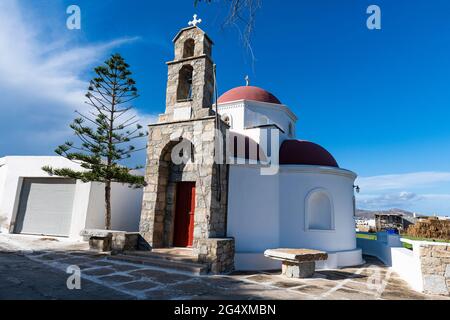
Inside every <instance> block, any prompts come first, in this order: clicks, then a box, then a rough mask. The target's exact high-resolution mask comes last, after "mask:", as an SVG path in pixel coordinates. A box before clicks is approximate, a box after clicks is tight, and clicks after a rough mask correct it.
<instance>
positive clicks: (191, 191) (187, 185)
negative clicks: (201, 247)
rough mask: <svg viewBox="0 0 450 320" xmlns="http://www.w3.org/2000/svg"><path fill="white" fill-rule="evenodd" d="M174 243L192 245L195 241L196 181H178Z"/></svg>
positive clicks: (178, 245) (180, 245)
mask: <svg viewBox="0 0 450 320" xmlns="http://www.w3.org/2000/svg"><path fill="white" fill-rule="evenodd" d="M176 198H177V199H176V203H175V227H174V236H173V245H174V246H175V247H192V244H193V241H194V212H195V182H178V183H177V193H176Z"/></svg>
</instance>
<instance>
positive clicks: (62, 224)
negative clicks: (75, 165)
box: [15, 178, 76, 236]
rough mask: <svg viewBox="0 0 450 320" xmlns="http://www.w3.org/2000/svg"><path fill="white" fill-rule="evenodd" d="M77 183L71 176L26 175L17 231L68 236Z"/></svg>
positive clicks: (21, 195) (21, 194)
mask: <svg viewBox="0 0 450 320" xmlns="http://www.w3.org/2000/svg"><path fill="white" fill-rule="evenodd" d="M75 183H76V182H75V180H71V179H58V178H56V179H53V178H50V179H49V178H42V179H37V178H36V179H34V178H33V179H24V181H23V184H22V190H21V193H20V200H19V201H20V202H19V210H18V212H17V219H16V221H17V222H16V229H15V232H16V233H25V234H42V235H53V236H68V235H69V232H70V222H71V219H72V209H73V199H74V195H75Z"/></svg>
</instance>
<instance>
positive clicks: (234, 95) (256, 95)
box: [218, 86, 281, 104]
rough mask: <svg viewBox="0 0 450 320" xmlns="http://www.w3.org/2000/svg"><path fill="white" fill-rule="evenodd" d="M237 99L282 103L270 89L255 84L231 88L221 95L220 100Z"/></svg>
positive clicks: (223, 101) (221, 101)
mask: <svg viewBox="0 0 450 320" xmlns="http://www.w3.org/2000/svg"><path fill="white" fill-rule="evenodd" d="M237 100H253V101H260V102H268V103H276V104H281V102H280V100H278V98H277V97H275V96H274V95H273V94H271V93H270V92H269V91H266V90H264V89H261V88H258V87H253V86H243V87H237V88H234V89H231V90H230V91H227V92H225V93H224V94H223V95H221V96H220V98H219V100H218V102H219V103H226V102H231V101H237Z"/></svg>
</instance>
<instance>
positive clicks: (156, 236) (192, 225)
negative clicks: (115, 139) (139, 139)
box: [139, 16, 234, 273]
mask: <svg viewBox="0 0 450 320" xmlns="http://www.w3.org/2000/svg"><path fill="white" fill-rule="evenodd" d="M199 22H200V20H197V17H196V16H194V20H193V21H191V22H190V23H189V25H190V27H188V28H184V29H182V30H181V31H180V32H179V33H178V34H177V36H176V37H175V39H174V44H175V59H174V60H173V61H170V62H168V63H167V65H168V69H169V71H168V78H167V98H166V111H165V113H164V114H161V115H160V116H159V121H158V123H156V124H152V125H149V127H148V132H149V140H148V146H147V167H146V174H145V178H146V182H147V186H146V187H145V189H144V198H143V205H142V214H141V222H140V226H139V231H140V234H141V236H142V237H143V239H144V240H145V241H146V242H147V244H148V245H149V246H150V247H151V248H170V247H187V248H192V252H193V254H194V255H195V256H197V257H198V261H199V262H202V263H204V264H206V265H208V268H209V270H210V271H211V272H214V273H220V272H226V271H230V270H232V269H233V266H234V260H233V259H234V240H233V239H227V238H225V237H226V221H227V219H226V215H227V199H228V197H227V193H228V165H227V164H222V163H216V162H215V159H216V157H217V155H216V153H218V152H219V153H221V154H222V156H224V154H225V150H222V149H223V148H219V147H217V146H219V145H221V146H226V141H225V139H226V134H225V131H226V130H227V129H228V128H229V127H228V125H226V124H225V123H224V122H222V121H219V123H216V117H215V113H214V111H213V108H212V105H213V92H214V71H213V62H212V59H211V49H212V45H213V42H212V41H211V39H210V38H209V37H208V36H207V35H206V33H205V32H204V31H202V30H201V29H200V28H199V27H197V24H198V23H199ZM216 129H217V131H216ZM216 132H219V133H221V134H216ZM180 158H181V160H182V161H178V160H180Z"/></svg>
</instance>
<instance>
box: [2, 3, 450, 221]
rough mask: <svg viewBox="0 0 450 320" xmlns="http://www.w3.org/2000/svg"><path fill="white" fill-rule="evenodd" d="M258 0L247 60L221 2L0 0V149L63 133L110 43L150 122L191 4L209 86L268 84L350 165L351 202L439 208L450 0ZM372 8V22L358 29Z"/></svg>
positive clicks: (38, 149)
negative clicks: (73, 22)
mask: <svg viewBox="0 0 450 320" xmlns="http://www.w3.org/2000/svg"><path fill="white" fill-rule="evenodd" d="M262 3H263V6H262V8H261V9H260V10H259V12H258V15H257V20H256V29H255V32H254V34H253V44H252V49H253V52H254V55H255V60H254V61H253V60H252V59H251V57H250V55H249V54H248V52H247V51H246V50H245V49H244V48H243V46H242V43H241V41H240V39H239V31H238V28H236V27H233V26H231V27H225V28H223V26H222V22H223V20H224V18H225V16H226V13H227V12H226V9H227V7H226V5H225V2H224V1H214V2H213V3H212V4H204V3H201V4H200V5H199V6H198V7H197V8H193V1H190V0H178V1H176V0H175V1H151V2H150V1H139V0H128V1H119V0H102V1H91V0H71V1H65V0H59V1H58V0H39V1H27V0H2V1H1V4H0V53H1V54H0V96H1V97H2V102H1V104H0V109H2V110H1V111H2V126H1V127H0V134H1V136H2V137H3V138H2V139H0V156H3V155H12V154H16V155H19V154H52V153H53V149H54V147H55V146H56V145H58V144H60V143H61V142H63V141H65V140H66V139H69V138H71V136H70V134H71V133H70V131H69V130H68V128H67V125H68V123H69V122H70V120H71V119H72V118H73V116H74V115H73V110H74V109H78V110H82V108H83V106H82V105H83V104H82V101H83V92H84V91H85V89H86V81H87V80H88V79H89V78H90V77H91V76H92V73H91V71H90V70H91V69H92V67H93V66H95V65H97V64H99V63H100V62H102V61H103V60H104V59H105V58H106V57H107V56H108V55H109V54H110V53H113V52H116V51H117V52H120V53H121V54H122V55H123V56H124V57H125V58H126V59H127V61H128V62H129V64H130V65H131V67H132V70H133V71H134V74H135V79H136V81H137V83H138V88H139V89H140V94H141V98H140V99H139V100H138V101H137V102H136V106H137V112H138V114H139V116H140V117H141V119H142V122H143V123H147V122H150V121H153V120H154V118H155V116H156V115H157V114H158V113H162V112H164V104H165V85H166V75H167V67H166V65H165V64H164V62H165V61H168V60H171V59H172V57H173V48H172V43H171V40H172V38H173V36H174V35H175V34H176V33H177V31H178V30H179V29H180V28H182V27H185V26H187V22H188V21H189V20H190V19H192V14H193V13H197V14H198V15H199V16H200V18H202V19H203V23H202V24H201V27H202V28H203V29H204V30H205V31H206V32H207V33H208V34H209V35H210V37H211V38H212V39H213V40H214V41H215V44H216V45H215V47H214V52H213V55H214V60H215V62H216V63H217V65H218V81H219V88H220V91H221V92H224V91H226V90H228V89H230V88H232V87H235V86H238V85H243V84H244V80H243V79H244V76H245V75H246V74H249V76H250V78H251V83H252V84H253V85H256V86H260V87H263V88H265V89H267V90H269V91H271V92H273V93H274V94H275V95H276V96H277V97H278V98H279V99H280V100H281V101H282V102H283V103H285V104H286V105H288V106H289V107H290V108H291V109H292V110H293V111H294V112H295V113H296V114H297V115H298V117H299V121H298V124H297V133H298V138H301V139H306V140H311V141H314V142H317V143H319V144H321V145H323V146H324V147H326V148H327V149H328V150H329V151H330V152H331V153H332V154H333V155H334V156H335V157H336V159H337V161H338V163H339V164H340V166H341V167H343V168H348V169H350V170H353V171H355V172H356V173H358V175H359V176H360V179H359V180H358V183H359V184H360V185H361V187H362V192H361V194H360V195H359V196H358V205H359V206H360V207H363V208H367V209H386V208H390V207H400V208H403V209H407V210H412V211H418V212H424V213H430V214H431V213H438V214H443V215H450V125H449V120H450V23H448V13H449V12H450V2H449V1H447V0H432V1H430V0H410V1H406V0H396V1H382V0H377V1H366V0H340V1H337V0H316V1H306V0H305V1H288V2H283V3H284V4H283V5H280V1H275V0H262ZM70 4H77V5H79V6H80V8H81V13H82V29H81V30H80V31H73V30H72V31H71V30H67V28H66V27H65V23H66V19H67V14H66V13H65V11H66V8H67V6H69V5H70ZM371 4H377V5H379V6H380V8H381V11H382V29H381V30H375V31H371V30H368V29H367V28H366V19H367V17H368V15H367V14H366V9H367V7H368V6H369V5H371ZM5 137H7V138H6V139H5ZM136 161H137V162H140V163H143V162H144V161H145V155H144V153H142V154H140V155H139V156H138V158H137V159H136Z"/></svg>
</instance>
